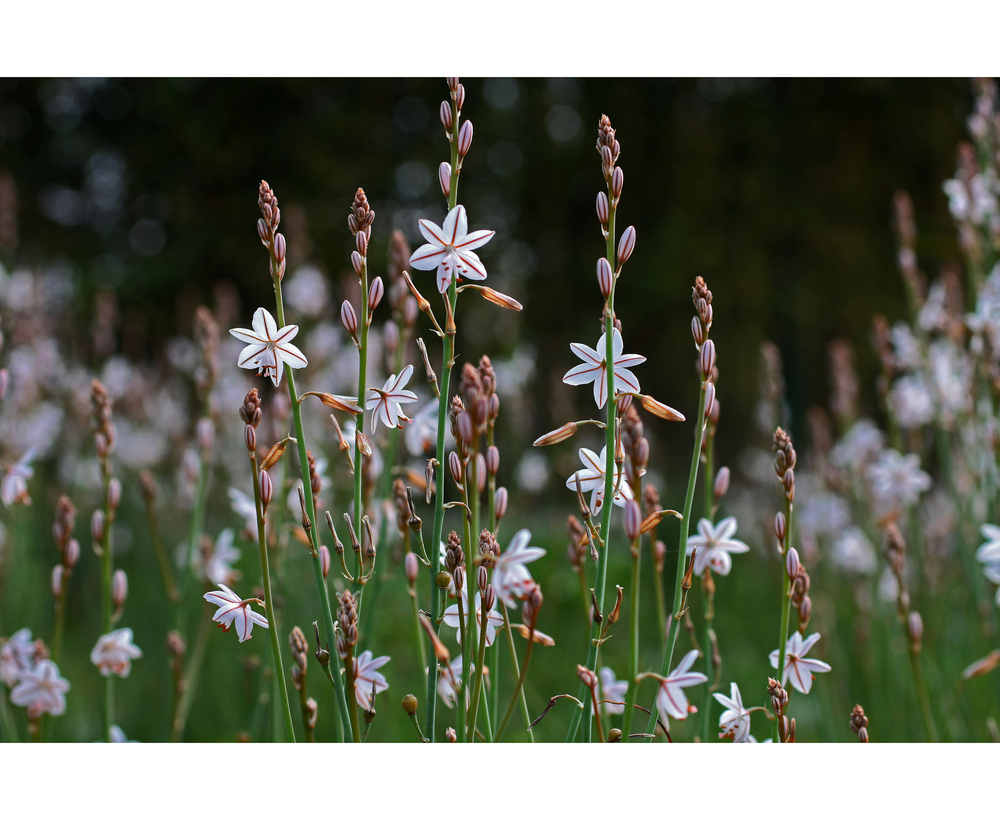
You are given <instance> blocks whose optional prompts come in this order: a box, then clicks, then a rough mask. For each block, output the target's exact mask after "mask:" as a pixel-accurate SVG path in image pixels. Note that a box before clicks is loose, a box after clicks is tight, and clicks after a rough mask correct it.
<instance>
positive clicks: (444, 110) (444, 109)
mask: <svg viewBox="0 0 1000 820" xmlns="http://www.w3.org/2000/svg"><path fill="white" fill-rule="evenodd" d="M441 125H443V126H444V130H445V131H447V132H448V133H451V129H452V126H453V125H454V121H453V120H452V118H451V103H450V102H448V100H441Z"/></svg>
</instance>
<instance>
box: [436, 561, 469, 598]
mask: <svg viewBox="0 0 1000 820" xmlns="http://www.w3.org/2000/svg"><path fill="white" fill-rule="evenodd" d="M451 577H452V578H454V579H455V591H456V592H458V594H459V595H461V594H462V590H463V589H465V567H455V571H454V572H453V573H452V574H451ZM440 585H441V584H440V579H439V580H438V586H440Z"/></svg>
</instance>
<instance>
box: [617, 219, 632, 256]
mask: <svg viewBox="0 0 1000 820" xmlns="http://www.w3.org/2000/svg"><path fill="white" fill-rule="evenodd" d="M634 250H635V228H633V227H632V226H631V225H629V226H628V227H627V228H626V229H625V232H624V233H623V234H622V238H621V239H619V240H618V265H619V266H621V265H624V264H625V263H626V262H627V261H628V258H629V257H630V256H631V255H632V251H634Z"/></svg>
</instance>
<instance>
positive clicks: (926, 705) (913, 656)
mask: <svg viewBox="0 0 1000 820" xmlns="http://www.w3.org/2000/svg"><path fill="white" fill-rule="evenodd" d="M904 628H905V624H904ZM909 654H910V665H911V666H912V667H913V682H914V683H915V684H916V686H917V697H918V698H919V699H920V715H921V717H922V718H923V720H924V730H925V731H926V732H927V739H928V740H929V741H930V742H931V743H937V742H938V731H937V726H935V725H934V714H933V713H932V712H931V700H930V696H929V695H928V694H927V682H926V681H925V680H924V669H923V665H922V664H921V663H920V652H919V651H916V650H914V649H913V647H912V645H911V647H910V653H909Z"/></svg>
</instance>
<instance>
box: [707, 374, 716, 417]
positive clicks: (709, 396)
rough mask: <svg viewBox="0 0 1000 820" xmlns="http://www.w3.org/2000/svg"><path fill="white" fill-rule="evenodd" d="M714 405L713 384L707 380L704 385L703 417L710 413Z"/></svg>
mask: <svg viewBox="0 0 1000 820" xmlns="http://www.w3.org/2000/svg"><path fill="white" fill-rule="evenodd" d="M714 406H715V384H713V383H712V382H709V383H708V384H706V385H705V417H706V418H708V417H709V416H710V415H712V408H713V407H714Z"/></svg>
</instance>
